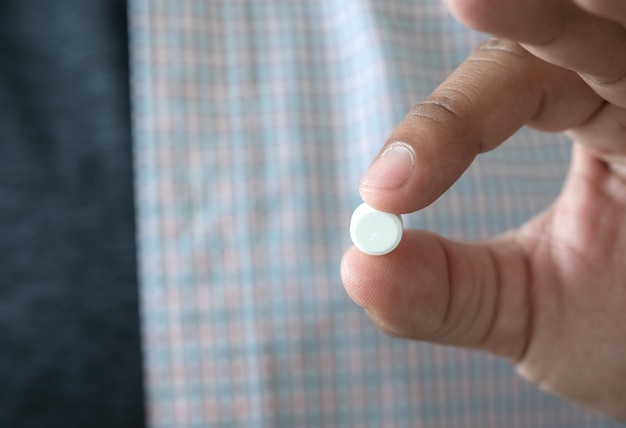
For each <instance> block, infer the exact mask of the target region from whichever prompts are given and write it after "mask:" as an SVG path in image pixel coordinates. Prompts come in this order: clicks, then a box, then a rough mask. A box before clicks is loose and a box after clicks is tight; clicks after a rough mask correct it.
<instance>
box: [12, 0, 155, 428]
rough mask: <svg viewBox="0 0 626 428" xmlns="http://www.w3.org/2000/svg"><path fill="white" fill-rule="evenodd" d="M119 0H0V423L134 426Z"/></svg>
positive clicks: (135, 362)
mask: <svg viewBox="0 0 626 428" xmlns="http://www.w3.org/2000/svg"><path fill="white" fill-rule="evenodd" d="M127 56H128V41H127V28H126V5H125V2H124V1H120V0H113V1H112V0H54V1H37V0H2V1H0V427H46V428H51V427H52V428H54V427H63V428H71V427H109V428H111V427H141V426H144V414H143V407H144V405H143V396H142V394H143V392H142V377H141V371H142V368H141V352H140V341H139V337H140V336H139V321H138V319H139V317H138V289H137V276H136V259H135V239H134V237H135V230H134V212H133V186H132V159H131V137H130V119H129V117H130V113H129V110H130V108H129V88H128V80H129V79H128V57H127Z"/></svg>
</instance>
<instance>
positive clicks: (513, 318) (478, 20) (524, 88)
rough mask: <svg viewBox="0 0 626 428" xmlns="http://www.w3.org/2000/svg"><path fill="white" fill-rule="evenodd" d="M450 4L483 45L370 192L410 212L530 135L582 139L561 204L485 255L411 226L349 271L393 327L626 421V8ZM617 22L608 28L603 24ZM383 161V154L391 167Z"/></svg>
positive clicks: (434, 100) (372, 309) (417, 116)
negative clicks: (478, 354)
mask: <svg viewBox="0 0 626 428" xmlns="http://www.w3.org/2000/svg"><path fill="white" fill-rule="evenodd" d="M576 3H577V4H574V3H573V2H572V0H554V1H545V0H518V1H513V0H508V1H505V0H448V6H449V7H450V9H451V10H452V11H453V13H454V14H455V15H456V16H457V17H458V18H459V19H460V20H461V21H464V22H465V23H467V24H469V25H470V26H472V27H474V28H477V29H480V30H483V31H487V32H491V33H494V34H496V35H498V36H500V37H505V38H507V39H512V40H516V41H518V42H519V44H518V43H517V42H512V41H505V40H500V39H494V40H492V41H489V42H487V43H485V44H484V45H482V46H480V47H479V48H478V49H477V50H476V51H475V52H474V53H472V54H471V56H470V57H469V58H468V59H467V60H466V61H465V62H464V63H463V64H462V65H461V66H460V67H459V68H458V69H457V70H456V71H455V72H454V73H453V74H452V75H451V76H450V77H449V78H448V79H447V80H446V81H445V82H444V83H443V84H442V85H441V86H440V87H439V88H438V89H437V90H436V91H435V92H434V93H433V94H432V95H431V96H429V97H428V98H427V99H426V100H424V101H423V102H422V103H420V104H419V105H417V106H416V107H414V108H413V109H412V110H411V112H409V114H408V115H407V116H406V118H405V119H404V120H403V121H402V122H401V123H400V124H399V125H398V127H397V128H396V129H395V131H394V132H393V133H392V135H391V137H390V138H389V140H388V142H387V144H386V145H385V147H384V148H383V150H381V155H379V156H378V158H377V160H376V161H375V162H374V164H373V165H372V167H370V170H369V171H368V172H367V173H366V175H365V176H364V178H363V180H362V182H361V187H360V192H361V196H362V198H363V199H364V200H365V201H366V202H368V203H370V204H371V205H372V206H374V207H376V208H379V209H382V210H385V211H391V212H397V213H405V212H410V211H415V210H418V209H421V208H423V207H425V206H427V205H429V204H430V203H432V202H433V201H434V200H435V199H436V198H437V197H439V196H440V195H441V194H442V193H443V192H444V191H445V190H446V189H447V188H448V187H449V186H450V185H452V183H454V181H455V180H456V179H457V178H458V177H459V176H460V175H461V174H462V173H463V172H464V171H465V169H466V168H467V167H468V166H469V165H470V163H471V162H472V161H473V159H474V157H475V156H476V155H477V154H479V153H481V152H484V151H488V150H492V149H494V148H496V147H497V146H498V145H499V144H500V143H502V142H503V141H504V140H506V139H507V138H508V137H509V136H510V135H511V134H512V133H514V132H515V131H516V130H517V129H518V128H520V127H521V126H523V125H526V124H527V125H530V126H533V127H536V128H538V129H541V130H546V131H565V132H566V133H567V135H569V136H570V137H571V138H572V140H573V141H574V143H573V155H572V163H571V167H570V171H569V174H568V177H567V180H566V183H565V185H564V188H563V191H562V193H561V194H560V195H559V197H558V198H557V199H556V201H554V204H553V205H552V206H551V207H550V208H549V209H548V210H546V211H545V212H543V213H542V214H540V215H539V216H537V217H536V218H534V219H532V220H530V221H529V222H528V223H527V224H525V225H524V226H522V227H521V228H519V229H518V230H514V231H511V232H508V233H506V234H503V235H501V236H498V237H496V238H494V239H492V240H489V241H486V242H480V243H460V242H454V241H450V240H447V239H444V238H442V237H439V236H436V235H433V234H431V233H428V232H423V231H416V230H407V231H405V235H404V237H403V240H402V242H401V243H400V246H399V247H398V248H397V249H396V250H395V251H393V252H392V253H390V254H388V255H385V256H379V257H375V256H368V255H365V254H363V253H361V252H359V251H358V250H357V249H355V248H351V249H350V250H348V251H347V253H346V254H345V256H344V258H343V260H342V265H341V272H342V278H343V282H344V285H345V287H346V290H347V292H348V293H349V295H350V296H351V297H352V298H353V299H354V300H355V302H356V303H358V304H359V305H362V306H363V307H365V308H366V311H367V313H368V315H369V316H370V318H371V319H372V321H373V322H374V323H375V324H376V325H377V326H378V327H379V328H380V329H382V330H383V331H385V332H387V333H389V334H392V335H396V336H401V337H406V338H411V339H419V340H428V341H433V342H438V343H444V344H452V345H458V346H464V347H471V348H478V349H482V350H484V351H488V352H491V353H494V354H497V355H500V356H503V357H505V358H508V359H510V360H511V361H513V362H514V364H515V365H516V367H517V369H518V372H519V373H520V374H521V375H522V376H523V377H525V378H527V379H529V380H531V381H533V382H536V383H537V384H539V385H540V386H541V387H542V388H544V389H546V390H548V391H550V392H552V393H554V394H557V395H560V396H563V397H566V398H568V399H571V400H574V401H576V402H578V403H580V404H583V405H586V406H588V407H591V408H593V409H596V410H598V411H601V412H604V413H605V414H608V415H611V416H613V417H616V418H622V419H626V110H625V109H626V29H625V27H624V24H626V2H624V1H623V0H577V2H576ZM603 16H604V17H606V18H604V17H603ZM382 154H384V156H382Z"/></svg>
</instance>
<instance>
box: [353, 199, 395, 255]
mask: <svg viewBox="0 0 626 428" xmlns="http://www.w3.org/2000/svg"><path fill="white" fill-rule="evenodd" d="M350 237H351V238H352V242H354V245H355V246H356V247H357V248H358V249H359V250H361V251H362V252H364V253H365V254H369V255H372V256H382V255H383V254H387V253H389V252H391V251H393V250H394V249H395V248H396V247H397V246H398V244H399V243H400V238H402V217H400V216H399V215H397V214H392V213H386V212H384V211H379V210H377V209H375V208H372V207H371V206H369V205H367V204H361V205H359V206H358V207H357V209H356V210H354V213H353V214H352V220H351V221H350Z"/></svg>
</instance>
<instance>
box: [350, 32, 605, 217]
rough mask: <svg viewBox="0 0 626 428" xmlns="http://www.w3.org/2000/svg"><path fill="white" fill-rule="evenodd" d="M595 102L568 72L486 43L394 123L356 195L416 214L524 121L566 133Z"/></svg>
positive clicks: (503, 44) (505, 44) (513, 48)
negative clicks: (479, 156) (478, 157)
mask: <svg viewBox="0 0 626 428" xmlns="http://www.w3.org/2000/svg"><path fill="white" fill-rule="evenodd" d="M602 103H603V100H602V99H601V98H600V97H599V96H598V95H596V94H595V93H594V92H593V91H592V90H591V89H590V88H589V87H588V86H587V85H586V84H585V83H584V82H583V81H582V80H581V79H580V77H579V76H578V75H577V74H576V73H573V72H571V71H568V70H565V69H562V68H560V67H556V66H554V65H551V64H548V63H546V62H544V61H542V60H540V59H538V58H536V57H534V56H533V55H531V54H529V53H528V51H526V50H525V49H523V48H522V47H521V46H519V45H518V44H517V43H514V42H509V41H504V40H498V39H493V40H491V41H488V42H486V43H484V44H482V45H481V46H479V47H478V48H477V49H476V50H475V51H474V52H473V53H472V54H471V55H470V56H469V57H468V59H467V60H466V61H465V62H464V63H463V64H462V65H461V66H460V67H459V68H458V69H457V70H456V71H455V72H454V73H452V74H451V75H450V77H449V78H448V79H446V81H445V82H443V83H442V84H441V85H440V86H439V87H438V88H437V89H436V90H435V91H434V92H433V93H432V94H431V95H430V96H429V97H427V98H426V99H425V100H424V101H422V102H421V103H419V104H418V105H416V106H415V107H414V108H413V109H411V111H410V112H409V113H408V114H407V115H406V117H405V118H404V119H403V120H402V121H401V122H400V124H399V125H398V126H397V127H396V129H395V130H394V131H393V132H392V134H391V136H390V137H389V139H388V140H387V143H386V144H385V145H384V147H383V148H382V150H381V151H380V153H379V155H378V156H377V158H376V159H375V161H374V163H373V164H372V166H371V167H370V169H369V170H368V171H367V172H366V174H365V175H364V177H363V179H362V180H361V184H360V188H359V191H360V193H361V197H362V198H363V200H364V201H365V202H367V203H369V204H370V205H372V206H374V207H376V208H378V209H380V210H384V211H388V212H395V213H406V212H411V211H416V210H418V209H421V208H423V207H425V206H427V205H429V204H430V203H432V202H433V201H434V200H435V199H437V198H438V197H439V196H440V195H441V194H442V193H443V192H445V191H446V190H447V189H448V188H449V187H450V186H451V185H452V184H453V183H454V182H455V181H456V180H457V179H458V178H459V176H460V175H461V174H462V173H463V172H464V171H465V170H466V169H467V167H468V166H469V165H470V164H471V163H472V161H473V160H474V158H475V157H476V155H478V154H479V153H482V152H485V151H488V150H491V149H493V148H495V147H497V146H498V145H499V144H501V143H502V142H503V141H505V140H506V139H507V138H508V137H509V136H511V135H512V134H513V133H514V132H515V131H517V130H518V129H519V128H520V127H521V126H523V125H524V124H527V123H530V124H531V125H533V126H535V127H538V128H540V129H546V130H553V131H556V130H562V129H567V128H570V127H573V126H576V125H579V124H581V123H583V122H584V121H586V120H587V119H588V118H589V117H591V116H592V115H593V113H594V112H595V111H596V110H597V109H598V108H599V107H600V105H601V104H602Z"/></svg>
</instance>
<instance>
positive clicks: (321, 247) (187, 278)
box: [130, 0, 617, 428]
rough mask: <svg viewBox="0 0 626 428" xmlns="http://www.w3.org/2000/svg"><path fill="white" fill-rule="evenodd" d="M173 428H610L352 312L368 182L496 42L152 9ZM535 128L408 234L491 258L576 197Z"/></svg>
mask: <svg viewBox="0 0 626 428" xmlns="http://www.w3.org/2000/svg"><path fill="white" fill-rule="evenodd" d="M130 12H131V13H130V17H131V26H130V29H131V58H132V90H133V118H134V125H133V126H134V137H135V140H134V141H135V173H136V176H135V177H136V182H135V183H136V184H135V185H136V194H137V209H138V217H137V218H138V228H139V230H138V245H139V263H140V279H141V301H142V320H143V340H144V352H145V363H146V389H147V394H148V413H149V420H150V423H151V425H152V426H154V427H203V426H219V427H244V426H245V427H429V428H431V427H447V428H449V427H481V428H482V427H502V426H507V427H509V428H513V427H533V428H539V427H545V428H555V427H568V428H578V427H580V428H582V427H610V426H617V425H616V424H614V423H613V422H610V421H608V420H604V419H602V418H601V417H598V416H595V415H592V414H590V413H587V412H584V411H582V410H580V409H578V408H576V407H574V406H573V405H571V404H568V403H565V402H563V401H561V400H559V399H557V398H554V397H551V396H548V395H546V394H544V393H542V392H540V391H539V390H538V389H537V388H536V387H535V386H533V385H529V384H527V383H525V382H524V381H522V380H520V379H518V378H517V377H516V375H515V373H514V370H513V368H512V367H511V366H510V365H509V364H508V363H506V362H503V361H500V360H497V359H495V358H493V357H490V356H486V355H479V354H476V353H474V352H471V351H466V350H456V349H449V348H446V347H441V346H433V345H430V344H422V343H415V342H408V341H402V340H398V339H394V338H391V337H388V336H385V335H384V334H382V333H380V332H378V331H377V330H376V329H375V328H374V326H373V325H372V324H371V323H370V322H369V321H368V320H367V318H366V316H365V314H364V313H363V311H362V310H361V309H360V308H359V307H357V306H356V305H355V304H354V303H353V302H352V301H351V300H350V299H349V298H348V296H347V295H346V293H345V291H344V290H343V287H342V285H341V282H340V279H339V274H338V265H339V260H340V257H341V254H342V253H343V251H344V250H345V249H346V248H347V247H348V246H349V245H350V242H349V235H348V224H349V219H350V215H351V213H352V210H353V209H354V208H355V207H356V206H357V205H358V204H359V202H360V200H359V196H358V192H357V188H358V181H359V178H360V176H361V175H362V173H363V172H364V171H365V170H366V168H367V167H368V165H369V163H370V162H371V160H372V159H373V158H374V156H375V154H376V153H377V152H378V150H379V149H380V147H381V145H382V144H383V142H384V141H385V140H386V138H387V135H388V134H389V133H390V131H391V130H392V129H393V127H394V126H395V124H396V123H397V122H398V121H399V120H400V119H401V118H402V116H403V115H404V114H405V112H406V111H407V110H408V109H409V108H410V107H411V106H412V105H413V104H415V103H417V102H418V101H419V100H420V99H422V98H423V97H424V96H426V95H427V94H428V93H429V92H430V91H432V90H433V89H434V88H435V87H436V85H437V84H438V83H440V82H441V81H442V80H443V79H444V78H445V77H446V75H448V74H449V73H450V72H451V71H452V70H453V69H454V67H455V66H456V65H457V64H459V63H460V62H461V61H462V60H463V58H465V56H466V55H467V53H468V52H469V50H470V49H471V48H472V47H474V46H475V45H476V44H477V43H479V41H480V40H482V39H484V35H481V34H477V33H472V32H469V31H467V30H465V29H463V28H462V27H460V26H459V25H457V24H455V23H454V22H453V20H452V19H451V18H450V17H449V16H448V14H447V12H446V11H445V10H444V8H443V7H442V6H441V4H440V2H439V1H434V0H420V1H416V0H393V1H390V0H359V1H356V0H355V1H340V0H322V1H320V0H303V1H288V0H266V1H262V2H261V1H252V0H211V1H209V0H184V1H175V0H131V2H130ZM569 151H570V145H569V143H568V142H567V141H566V140H565V139H564V138H563V137H561V136H557V135H543V134H539V133H534V132H531V131H529V130H523V131H522V132H520V133H519V134H518V135H516V136H515V137H514V138H513V139H512V141H511V142H509V143H507V144H506V145H505V146H504V147H502V148H500V149H498V150H497V151H494V152H493V153H490V154H486V155H482V156H481V157H480V158H479V159H478V161H477V162H476V163H475V164H474V165H473V166H472V167H471V169H470V171H468V173H467V174H466V175H465V176H464V177H463V178H462V179H461V180H460V181H459V182H458V183H457V184H456V185H455V186H454V187H453V188H452V189H451V190H450V192H449V193H447V194H446V195H445V196H444V197H442V198H441V199H440V200H439V201H437V202H436V203H435V204H433V205H432V206H430V207H428V208H427V209H425V210H423V211H421V212H419V213H416V214H413V215H409V216H406V217H405V225H407V226H409V227H417V228H425V229H428V230H432V231H435V232H439V233H442V234H444V235H446V236H448V237H453V238H458V239H480V238H485V237H488V236H491V235H492V234H494V233H498V232H501V231H504V230H506V229H509V228H512V227H516V226H518V225H520V224H521V223H522V222H523V221H524V220H525V219H528V218H529V217H531V216H532V215H534V214H536V213H537V212H539V211H540V210H542V209H543V208H545V207H546V206H547V205H548V204H549V203H550V201H551V200H552V199H553V198H554V196H555V195H556V194H558V191H559V189H560V186H561V183H562V179H563V177H564V174H565V172H566V169H567V164H568V158H569Z"/></svg>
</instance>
